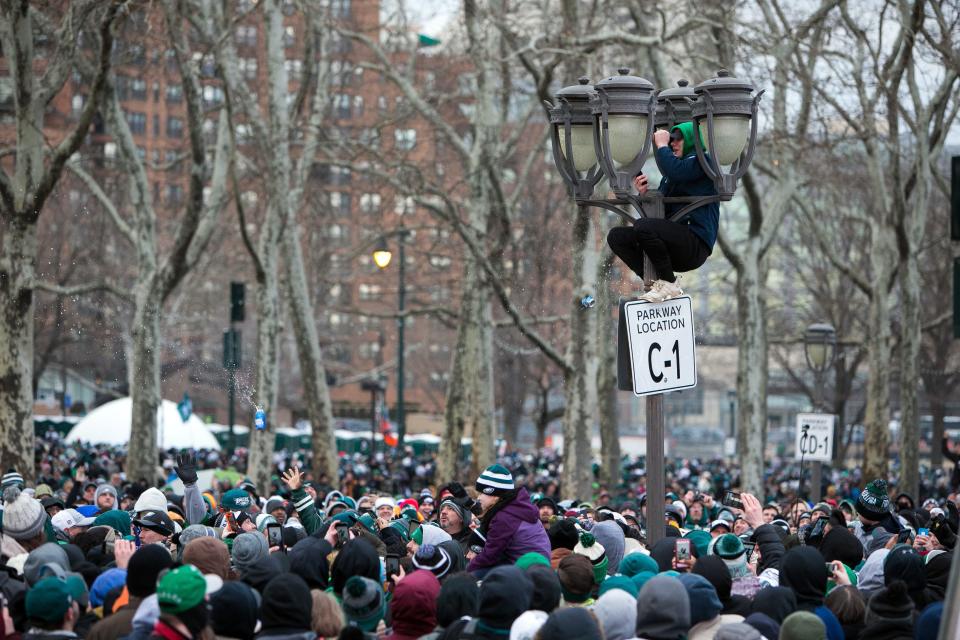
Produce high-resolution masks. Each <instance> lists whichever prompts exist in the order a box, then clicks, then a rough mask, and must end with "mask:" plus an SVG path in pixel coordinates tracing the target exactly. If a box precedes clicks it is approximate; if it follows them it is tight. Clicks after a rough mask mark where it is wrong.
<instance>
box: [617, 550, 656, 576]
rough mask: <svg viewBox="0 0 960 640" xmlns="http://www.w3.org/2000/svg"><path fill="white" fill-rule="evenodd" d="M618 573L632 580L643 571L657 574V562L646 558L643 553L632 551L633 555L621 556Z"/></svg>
mask: <svg viewBox="0 0 960 640" xmlns="http://www.w3.org/2000/svg"><path fill="white" fill-rule="evenodd" d="M619 569H620V573H622V574H623V575H625V576H627V577H628V578H632V577H633V576H635V575H637V574H638V573H642V572H644V571H649V572H651V573H654V574H656V573H658V572H659V571H660V567H658V566H657V561H656V560H654V559H653V558H651V557H650V556H648V555H647V554H645V553H641V552H639V551H634V552H633V553H628V554H627V555H625V556H623V560H621V561H620V567H619Z"/></svg>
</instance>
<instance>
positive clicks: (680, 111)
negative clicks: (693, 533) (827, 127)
mask: <svg viewBox="0 0 960 640" xmlns="http://www.w3.org/2000/svg"><path fill="white" fill-rule="evenodd" d="M761 95H763V91H760V92H759V93H757V94H756V95H754V94H753V85H751V84H750V83H749V82H745V81H743V80H739V79H737V78H733V77H730V74H729V73H728V72H727V71H725V70H721V71H719V72H718V73H717V77H716V78H712V79H710V80H707V81H705V82H702V83H700V84H699V85H697V86H696V87H695V88H694V89H693V90H691V89H689V87H687V82H686V81H685V80H681V81H680V82H679V83H678V87H677V88H672V89H668V90H666V91H662V92H660V93H659V94H658V93H657V92H656V90H655V88H654V86H653V84H652V83H651V82H650V81H649V80H645V79H643V78H639V77H636V76H631V75H630V69H628V68H626V67H621V68H620V69H619V70H618V75H616V76H612V77H609V78H606V79H604V80H601V81H600V82H598V83H597V84H596V86H591V85H590V79H589V78H586V77H583V78H580V79H579V80H578V84H577V85H573V86H569V87H564V88H563V89H561V90H560V91H558V92H557V95H556V102H557V104H556V105H555V106H554V105H552V104H549V103H547V105H546V106H547V108H548V111H549V114H550V125H551V142H552V147H553V158H554V162H555V164H556V165H557V169H558V171H559V172H560V175H561V176H562V178H563V181H564V184H565V185H566V187H567V192H568V193H569V194H570V195H571V196H572V197H573V198H574V200H575V202H576V203H577V205H578V206H580V207H600V208H603V209H607V210H609V211H613V212H614V213H616V214H618V215H620V216H621V217H623V218H624V219H625V220H626V221H627V222H628V223H629V224H630V225H631V227H628V228H625V231H627V232H631V233H632V232H633V225H634V224H635V222H637V220H638V219H648V220H649V221H650V223H649V224H648V223H641V228H643V227H644V226H649V227H650V228H653V227H654V226H655V225H662V224H663V222H667V221H672V222H673V223H674V224H683V221H684V220H686V219H687V215H688V214H690V218H691V221H690V222H689V223H687V225H686V226H688V227H693V225H694V220H697V221H698V223H705V224H706V226H707V228H708V227H709V224H710V220H711V218H712V219H713V220H716V217H717V216H715V215H714V214H712V213H710V208H711V207H712V208H713V209H714V210H716V211H717V213H718V209H717V203H718V202H720V201H726V200H730V199H731V198H732V197H733V194H734V192H735V191H736V188H737V181H738V180H739V179H740V178H742V177H743V175H744V174H745V173H746V171H747V168H748V167H749V166H750V161H751V159H752V157H753V151H754V148H755V146H756V138H757V105H758V104H759V102H760V97H761ZM680 123H690V127H689V131H690V137H692V138H693V141H692V142H693V149H694V150H695V152H696V155H695V160H694V155H693V154H691V153H690V152H689V149H688V148H687V146H686V144H684V145H683V146H680V140H679V138H678V139H677V141H676V143H675V145H676V146H678V147H680V155H681V157H679V158H678V157H676V156H675V155H674V154H675V151H672V150H671V149H670V148H669V144H670V133H669V132H671V131H673V130H675V128H676V127H677V125H678V124H680ZM655 125H656V128H662V129H665V131H658V132H657V133H656V134H655V133H654V129H655ZM694 132H696V133H697V134H698V135H694ZM680 133H681V135H682V134H683V131H682V129H680ZM591 142H592V144H591ZM686 142H687V138H686V137H685V136H684V143H686ZM651 143H652V144H654V145H656V146H657V147H658V148H657V151H656V155H655V157H656V159H657V161H658V163H662V164H661V166H660V170H661V174H663V175H664V178H665V181H666V182H667V184H666V185H664V183H663V182H661V189H660V190H658V191H650V190H649V188H648V186H647V188H646V189H642V190H641V187H643V186H645V184H644V182H643V181H640V182H638V183H637V184H634V181H635V179H636V178H637V177H638V176H640V175H641V174H642V168H643V164H644V162H645V161H646V158H647V154H648V153H649V151H650V147H651ZM707 150H710V153H709V154H708V153H707ZM677 163H680V164H681V165H682V166H683V167H685V168H686V169H687V170H688V171H690V172H691V174H690V175H693V174H694V173H695V169H694V165H697V166H698V168H699V170H700V171H701V172H702V174H703V176H704V178H698V179H697V180H695V181H694V182H696V188H691V187H690V186H688V189H684V190H681V189H679V188H677V187H675V186H674V184H675V183H676V184H678V183H680V182H683V178H681V177H679V174H678V173H677V172H676V171H675V169H677V166H676V165H677ZM664 165H668V166H664ZM724 167H728V168H727V169H724ZM671 174H672V176H671ZM604 177H606V179H607V182H608V183H609V185H610V188H611V190H612V191H613V192H614V196H615V197H613V198H609V199H594V198H593V191H594V187H596V185H597V184H598V183H599V182H600V180H601V179H602V178H604ZM671 180H672V181H673V182H670V181H671ZM709 183H712V189H713V191H712V192H710V191H709V187H708V186H707V185H708V184H709ZM634 187H637V189H638V190H639V191H640V193H639V194H637V193H634V191H633V189H634ZM665 187H666V188H665ZM625 205H630V206H631V207H632V208H633V209H634V210H635V211H636V213H637V214H638V215H637V216H635V215H633V214H632V213H629V212H628V211H627V210H626V209H624V208H622V207H624V206H625ZM700 209H705V210H706V211H705V212H698V210H700ZM695 213H696V216H697V217H696V218H695V217H694V214H695ZM665 214H669V218H667V216H666V215H665ZM664 218H666V220H664ZM704 218H705V219H704ZM713 224H714V232H713V234H712V239H711V234H710V233H709V232H708V233H706V236H707V237H706V238H704V237H703V236H702V235H700V234H696V236H697V238H698V239H699V240H700V241H703V242H704V244H705V245H707V246H706V247H704V248H703V249H700V248H699V247H696V245H694V248H695V249H696V251H698V252H705V253H706V255H709V253H710V251H709V250H711V249H712V247H713V242H714V241H715V240H716V231H715V225H716V222H714V223H713ZM690 231H691V232H693V229H690ZM701 231H703V230H702V229H701ZM618 233H623V234H624V236H626V235H627V234H626V233H624V232H618ZM618 239H619V238H618ZM687 239H688V240H690V238H689V237H688V238H687ZM624 242H629V238H626V237H625V238H624ZM634 242H635V240H634ZM613 244H614V242H613V241H612V242H611V246H613ZM668 244H669V243H668V242H667V241H666V239H664V238H662V237H661V238H660V245H663V247H657V246H655V247H654V248H653V250H652V251H651V244H650V243H647V244H645V245H644V247H643V250H641V249H640V247H639V246H637V247H636V251H635V252H633V253H630V256H629V261H627V259H626V258H624V259H625V261H627V264H628V265H629V266H630V267H631V269H633V270H634V271H635V272H639V273H642V274H644V276H646V277H647V278H650V279H652V280H653V281H654V282H651V284H650V291H648V292H647V294H646V295H647V296H648V297H647V298H646V299H645V301H646V302H654V303H660V304H662V303H664V301H669V299H670V298H672V297H675V295H679V287H677V285H676V284H674V280H675V277H671V276H673V275H674V274H672V273H667V271H668V270H669V271H673V270H674V269H677V270H680V269H683V268H688V269H693V268H696V267H697V266H700V265H701V264H703V261H704V260H706V255H705V256H703V259H702V260H700V261H699V263H698V264H692V263H693V262H696V260H698V259H699V257H697V255H695V256H694V258H693V259H692V260H689V261H688V262H683V261H682V260H680V259H678V260H677V261H676V262H674V261H673V256H674V255H676V256H677V257H678V258H688V259H689V256H687V255H685V256H681V255H680V252H675V254H671V251H670V249H669V247H668ZM657 248H661V252H660V255H659V256H658V255H657ZM625 253H629V252H625ZM664 254H666V257H664ZM618 255H621V254H620V253H618ZM621 257H623V256H622V255H621ZM652 259H656V260H657V263H658V264H654V263H653V262H652ZM641 260H642V262H641ZM631 262H632V264H631ZM638 268H639V271H638ZM659 270H663V271H664V273H660V272H659ZM658 279H660V281H661V282H662V283H666V284H660V285H656V286H655V282H656V280H658ZM668 285H672V286H668ZM654 292H656V294H655V295H651V294H654ZM685 302H687V303H689V300H686V301H685ZM620 311H621V313H620V331H619V340H618V343H619V344H618V357H617V360H618V362H617V375H618V378H619V380H618V382H619V387H620V389H622V390H631V391H634V392H635V393H638V395H639V394H644V393H646V392H644V391H639V392H638V391H637V389H636V388H635V384H634V380H633V371H632V365H631V358H630V354H629V344H628V339H627V335H628V334H627V328H626V321H625V318H624V313H623V302H621V310H620ZM633 360H634V361H636V360H635V359H633ZM646 417H647V452H646V459H647V513H648V514H649V517H648V518H647V532H646V535H647V543H648V545H653V544H655V543H656V542H657V541H658V540H660V539H661V538H663V536H664V534H665V524H664V520H663V519H662V514H664V513H665V511H664V497H665V496H664V477H663V436H664V433H663V394H662V392H660V391H652V392H650V395H647V406H646Z"/></svg>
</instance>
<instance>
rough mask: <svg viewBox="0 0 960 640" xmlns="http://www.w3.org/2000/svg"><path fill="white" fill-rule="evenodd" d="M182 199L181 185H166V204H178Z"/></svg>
mask: <svg viewBox="0 0 960 640" xmlns="http://www.w3.org/2000/svg"><path fill="white" fill-rule="evenodd" d="M182 200H183V187H181V186H180V185H178V184H168V185H167V204H180V202H181V201H182Z"/></svg>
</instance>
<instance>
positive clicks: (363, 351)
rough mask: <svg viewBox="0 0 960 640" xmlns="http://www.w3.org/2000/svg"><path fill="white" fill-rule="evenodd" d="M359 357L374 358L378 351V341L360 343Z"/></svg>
mask: <svg viewBox="0 0 960 640" xmlns="http://www.w3.org/2000/svg"><path fill="white" fill-rule="evenodd" d="M359 351H360V357H361V358H363V359H365V360H369V359H371V358H374V357H375V356H376V355H377V354H378V353H380V343H379V342H364V343H362V344H361V345H360V349H359Z"/></svg>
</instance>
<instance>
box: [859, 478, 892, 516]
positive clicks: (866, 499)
mask: <svg viewBox="0 0 960 640" xmlns="http://www.w3.org/2000/svg"><path fill="white" fill-rule="evenodd" d="M857 512H858V513H859V514H860V515H862V516H864V517H865V518H868V519H870V520H882V519H883V518H884V516H886V515H887V514H888V513H890V495H889V494H888V492H887V483H886V481H885V480H880V479H877V480H874V481H873V482H871V483H870V484H868V485H867V486H866V487H864V489H863V491H862V492H861V493H860V497H859V498H857Z"/></svg>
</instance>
